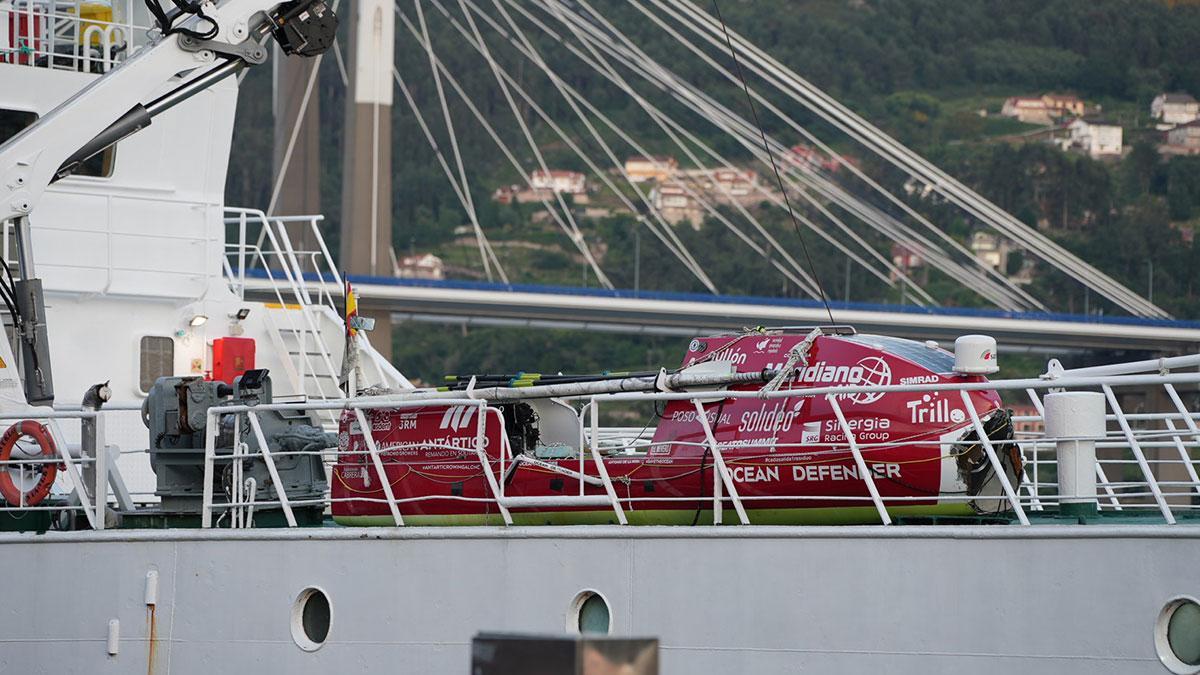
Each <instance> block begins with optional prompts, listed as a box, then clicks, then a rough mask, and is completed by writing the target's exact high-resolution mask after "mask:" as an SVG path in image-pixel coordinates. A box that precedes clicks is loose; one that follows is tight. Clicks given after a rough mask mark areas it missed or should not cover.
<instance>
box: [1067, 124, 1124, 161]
mask: <svg viewBox="0 0 1200 675" xmlns="http://www.w3.org/2000/svg"><path fill="white" fill-rule="evenodd" d="M1067 131H1068V133H1069V134H1070V135H1069V136H1068V137H1067V139H1066V140H1065V141H1063V149H1069V148H1078V149H1080V150H1082V151H1084V152H1086V153H1087V154H1088V155H1089V156H1090V157H1092V158H1100V157H1120V156H1121V152H1122V150H1124V146H1123V138H1124V131H1123V130H1122V129H1121V127H1120V126H1118V125H1116V124H1111V123H1108V122H1103V121H1100V120H1094V119H1093V120H1085V119H1077V120H1075V121H1073V122H1071V123H1070V124H1068V125H1067Z"/></svg>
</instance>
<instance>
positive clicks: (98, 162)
mask: <svg viewBox="0 0 1200 675" xmlns="http://www.w3.org/2000/svg"><path fill="white" fill-rule="evenodd" d="M37 117H38V116H37V113H33V112H29V111H28V110H8V109H5V108H0V145H3V144H4V143H7V142H8V139H10V138H12V137H13V136H16V135H17V134H19V133H21V132H22V131H23V130H24V129H25V128H26V127H28V126H29V125H31V124H33V123H34V122H36V121H37ZM116 149H117V147H116V146H115V145H114V146H111V147H109V148H106V149H105V150H104V152H101V153H100V154H98V155H96V156H95V157H92V158H91V159H89V160H88V161H86V162H84V163H83V164H81V165H80V166H79V168H78V169H76V170H75V173H73V174H71V175H73V176H91V177H93V178H108V177H109V176H111V175H112V172H113V161H114V159H115V155H116Z"/></svg>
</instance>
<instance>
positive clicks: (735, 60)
mask: <svg viewBox="0 0 1200 675" xmlns="http://www.w3.org/2000/svg"><path fill="white" fill-rule="evenodd" d="M712 5H713V10H715V11H716V13H717V19H718V20H719V21H720V22H721V29H722V30H724V31H725V42H726V43H727V44H728V45H729V55H730V56H731V57H733V65H734V67H735V68H736V69H737V74H738V78H739V79H740V80H741V81H742V91H744V92H745V93H746V103H748V104H749V105H750V114H751V115H752V116H753V117H754V124H755V126H757V127H758V133H759V135H760V136H762V143H763V149H764V150H766V152H767V157H768V158H769V159H770V160H771V170H772V171H774V172H775V182H777V183H778V184H779V191H780V192H782V193H783V201H784V203H785V204H786V205H787V210H788V215H789V216H791V219H792V227H793V228H794V229H795V230H796V237H797V238H798V239H799V240H800V249H801V250H802V251H803V252H804V259H805V260H807V261H808V267H809V270H810V271H811V273H812V276H813V280H814V281H815V282H816V284H817V291H818V292H819V293H820V294H821V304H823V305H825V313H826V314H828V315H829V323H837V321H834V319H833V310H832V309H830V308H829V298H828V296H826V295H825V287H824V286H823V285H822V284H821V275H820V274H818V273H817V268H816V266H815V265H813V260H812V254H810V253H809V252H808V244H807V243H806V242H805V241H804V233H803V232H801V231H800V223H799V221H797V220H796V213H795V211H793V210H792V201H791V199H790V198H789V197H788V193H787V189H786V188H784V186H783V177H782V176H780V175H779V165H778V164H776V162H775V154H774V153H773V152H771V144H770V143H768V142H767V132H766V131H764V130H763V127H762V123H761V122H759V119H758V108H756V107H755V105H754V97H752V96H750V87H749V85H747V84H746V77H745V76H744V75H743V74H742V64H741V62H740V61H738V57H737V52H736V51H735V50H734V49H733V42H732V41H730V39H729V29H728V28H727V27H726V26H725V19H724V18H722V16H721V8H720V7H719V6H718V5H717V0H712Z"/></svg>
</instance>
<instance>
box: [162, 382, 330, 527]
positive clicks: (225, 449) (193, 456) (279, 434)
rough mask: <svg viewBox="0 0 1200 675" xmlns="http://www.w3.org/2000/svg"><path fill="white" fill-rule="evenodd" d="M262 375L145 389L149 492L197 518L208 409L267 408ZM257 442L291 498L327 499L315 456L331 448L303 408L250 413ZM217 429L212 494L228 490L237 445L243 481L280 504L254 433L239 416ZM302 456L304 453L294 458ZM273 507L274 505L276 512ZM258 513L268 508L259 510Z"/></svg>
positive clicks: (259, 496)
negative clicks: (152, 483)
mask: <svg viewBox="0 0 1200 675" xmlns="http://www.w3.org/2000/svg"><path fill="white" fill-rule="evenodd" d="M271 400H272V399H271V379H270V377H269V376H268V375H267V371H266V370H249V371H246V373H245V374H243V375H241V376H239V377H237V378H235V379H234V381H233V385H232V386H230V385H228V384H226V383H224V382H216V381H209V380H205V379H203V378H201V377H161V378H159V379H158V380H157V381H156V382H155V383H154V386H153V387H152V388H151V389H150V394H149V395H148V396H147V398H146V403H145V404H144V405H143V407H142V418H143V421H144V422H145V423H146V427H147V428H148V429H149V430H150V466H151V467H152V468H153V469H154V472H155V474H157V476H158V483H157V489H156V490H155V494H156V495H158V496H159V497H160V498H161V499H162V508H163V510H164V511H166V512H173V513H200V512H201V500H202V496H203V492H204V444H205V439H206V434H207V432H208V426H207V425H208V421H209V420H210V419H211V418H210V417H209V414H208V413H209V409H210V408H213V407H216V406H230V405H248V406H257V405H260V404H269V403H271ZM254 415H255V417H256V419H257V421H258V425H259V427H260V428H261V429H262V438H263V439H264V440H265V441H266V443H267V446H268V447H269V448H270V449H271V452H272V453H273V460H274V463H275V468H276V471H277V472H278V474H279V480H280V482H282V483H283V485H284V487H285V490H286V493H287V497H288V499H289V500H292V501H299V500H320V499H322V498H323V497H324V495H325V490H326V479H325V469H324V467H323V466H322V464H321V457H320V454H318V452H317V451H320V450H323V449H325V448H331V447H335V446H336V445H337V436H336V435H334V434H330V433H326V432H324V431H322V430H321V428H320V427H319V426H317V425H316V423H315V421H314V420H313V418H312V417H310V416H309V414H308V413H306V412H304V411H290V410H256V411H254ZM219 419H220V421H219V423H218V425H219V426H218V429H217V430H216V444H215V450H216V464H215V466H216V469H217V470H216V471H214V472H213V476H214V479H213V480H214V481H215V485H214V492H215V493H217V494H220V493H221V492H224V493H226V494H229V493H231V492H232V489H233V488H232V481H233V474H234V471H233V462H234V460H233V459H232V458H231V456H232V455H233V454H234V449H235V447H238V446H241V448H242V449H241V452H240V453H238V454H240V455H244V457H243V458H242V459H241V460H239V461H241V467H240V468H241V471H240V474H241V480H242V481H246V480H249V479H253V480H254V484H255V486H256V490H255V491H256V500H257V501H260V502H273V501H278V499H279V497H278V495H277V493H276V491H275V488H274V485H273V481H272V480H271V476H270V471H269V470H268V467H267V464H266V462H265V460H264V458H263V456H262V454H261V446H260V444H259V436H258V434H256V433H255V432H254V429H253V427H252V426H251V424H250V420H249V415H248V413H245V412H227V413H221V414H220V416H219ZM292 453H306V454H292ZM276 508H277V507H276ZM260 510H270V508H269V507H268V508H262V507H260Z"/></svg>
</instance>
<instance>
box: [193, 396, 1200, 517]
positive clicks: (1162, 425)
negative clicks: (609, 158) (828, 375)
mask: <svg viewBox="0 0 1200 675" xmlns="http://www.w3.org/2000/svg"><path fill="white" fill-rule="evenodd" d="M1181 387H1185V388H1188V389H1189V390H1191V389H1197V388H1200V373H1173V374H1171V373H1168V374H1160V373H1152V374H1129V375H1117V376H1110V375H1085V376H1070V375H1067V376H1062V377H1059V378H1058V379H1054V380H1049V379H1041V378H1039V379H1021V380H1008V381H991V382H983V383H960V384H949V385H947V384H929V385H889V386H857V385H856V386H831V387H811V388H804V389H793V390H783V391H775V392H761V391H706V392H698V391H692V392H678V393H676V392H652V393H651V392H629V393H619V394H603V395H582V396H575V397H565V398H564V400H567V401H573V402H575V403H576V404H578V405H579V408H578V423H579V441H578V449H577V451H578V454H577V456H575V457H573V458H572V460H571V461H570V462H545V461H541V460H538V459H537V458H536V457H530V456H527V455H522V454H515V455H514V453H513V451H512V448H511V447H510V446H509V444H508V436H507V433H505V430H504V418H503V414H502V412H501V410H500V409H499V408H498V407H496V405H497V404H495V403H489V402H488V401H485V400H479V399H465V398H458V397H454V396H453V395H450V394H447V396H446V397H444V398H404V397H403V396H402V395H401V396H392V397H359V398H352V399H346V400H343V401H336V402H324V403H295V404H270V405H260V406H222V407H215V408H212V409H211V410H210V411H209V422H208V428H209V429H210V435H209V438H208V439H207V441H208V442H207V444H206V450H205V475H206V479H205V485H206V486H207V492H206V493H205V495H204V500H203V508H204V519H203V520H204V526H205V527H211V526H212V524H213V514H214V512H216V513H229V514H231V519H230V524H231V525H233V526H236V527H245V526H248V525H249V524H252V522H251V521H252V513H253V509H254V508H260V509H261V508H267V507H271V508H278V509H282V510H283V511H284V514H285V519H286V520H287V522H288V524H289V525H294V524H295V522H296V520H295V518H294V516H293V515H292V514H291V509H292V508H293V507H295V506H297V505H305V506H312V505H314V504H320V505H322V506H326V507H328V506H330V505H331V504H332V503H333V500H332V498H331V497H330V496H328V495H327V496H326V497H325V498H324V499H321V500H305V501H295V500H289V499H288V497H287V494H286V490H285V489H283V486H282V485H281V483H280V482H279V481H278V479H277V476H275V475H274V474H275V471H274V470H273V469H272V465H273V462H274V460H275V459H276V458H278V457H280V456H281V455H289V454H305V453H281V452H279V451H278V450H273V449H271V448H270V447H268V445H267V443H266V441H265V439H264V438H263V437H262V434H261V427H260V426H259V425H258V422H257V419H256V411H262V410H272V409H274V410H309V411H311V410H314V409H318V408H319V409H324V410H342V411H352V412H353V415H354V417H355V421H357V427H358V430H359V431H360V432H361V433H362V435H363V450H355V451H353V452H351V451H350V450H349V448H344V449H342V450H337V451H333V452H332V453H330V452H329V451H325V452H324V453H323V454H322V456H323V458H324V459H326V461H329V459H330V458H331V457H332V458H334V459H336V458H337V457H340V456H342V455H344V454H349V455H356V456H363V455H364V454H365V455H366V456H368V457H369V460H370V464H369V470H370V471H371V472H372V474H373V477H374V478H375V479H376V480H378V481H379V486H380V488H381V490H380V491H381V492H382V495H381V496H352V497H345V498H341V499H342V500H343V501H360V502H378V503H385V504H387V505H388V508H389V513H390V515H391V519H392V521H393V522H394V524H395V525H397V526H401V525H404V517H403V513H402V510H401V507H402V506H403V505H405V504H411V503H416V502H424V501H434V500H446V499H457V500H461V501H484V502H488V503H493V504H495V505H496V506H497V507H498V512H499V513H500V515H501V518H502V519H503V522H505V523H512V522H513V519H512V514H511V511H512V510H516V509H531V508H548V507H568V508H582V507H589V508H590V507H600V508H608V509H611V510H612V512H613V519H614V520H615V521H616V522H619V523H622V524H624V523H627V522H628V517H627V516H628V514H629V513H630V512H631V510H636V509H637V508H638V507H639V505H641V506H644V505H646V504H649V503H656V502H657V503H661V502H673V503H678V504H682V505H687V507H688V508H695V507H696V505H697V504H698V503H699V502H708V503H709V504H710V506H709V507H708V509H706V510H709V511H711V513H712V522H713V523H714V524H719V523H727V522H732V523H741V524H753V511H754V507H755V506H756V504H758V503H761V502H770V503H771V504H779V503H783V502H795V503H798V504H803V503H804V502H821V503H824V504H846V505H848V506H853V505H860V506H861V505H867V506H869V507H873V508H874V510H875V511H876V512H877V516H878V519H879V522H881V523H883V524H891V523H893V522H895V518H896V516H897V514H898V513H900V514H902V513H903V509H902V508H901V507H904V506H907V505H928V504H930V503H947V504H953V503H972V502H973V503H976V504H979V503H986V504H995V509H994V510H992V509H989V510H987V511H986V514H987V515H994V516H997V517H998V518H1000V519H1005V520H1007V519H1008V518H1012V519H1014V520H1015V521H1016V522H1018V523H1020V524H1021V525H1028V524H1030V522H1031V520H1030V517H1029V516H1030V514H1031V513H1034V512H1042V511H1047V510H1048V509H1049V508H1051V507H1054V506H1060V507H1061V506H1062V505H1063V504H1064V503H1076V502H1079V501H1080V500H1081V499H1082V500H1084V501H1086V500H1088V499H1090V500H1091V501H1092V503H1093V504H1094V505H1095V507H1096V509H1097V510H1098V511H1126V512H1129V513H1135V512H1141V511H1147V510H1150V511H1157V512H1158V515H1159V516H1160V517H1161V519H1162V521H1165V522H1166V523H1168V524H1174V523H1176V522H1177V521H1178V518H1177V514H1184V513H1187V512H1191V511H1195V510H1196V509H1197V508H1200V507H1198V506H1197V504H1198V503H1200V502H1198V501H1197V499H1196V497H1197V496H1200V480H1197V478H1196V466H1195V459H1194V456H1195V455H1196V454H1197V452H1200V427H1198V425H1200V414H1197V413H1196V412H1193V411H1191V410H1189V409H1188V408H1187V407H1186V406H1185V405H1184V403H1183V399H1182V396H1180V395H1179V393H1178V392H1179V388H1181ZM981 390H984V391H997V392H1000V393H1001V394H1002V395H1005V396H1013V395H1016V394H1024V395H1028V393H1029V392H1031V391H1032V392H1034V393H1035V395H1037V396H1038V400H1039V401H1041V395H1042V394H1045V393H1048V392H1052V391H1053V392H1059V391H1092V392H1098V393H1101V394H1102V395H1103V396H1104V400H1105V404H1106V407H1107V414H1106V428H1105V429H1104V430H1103V432H1102V433H1101V434H1100V435H1099V436H1098V437H1097V438H1096V439H1095V445H1096V451H1097V460H1096V462H1095V467H1094V468H1095V472H1096V475H1097V479H1096V487H1097V491H1096V494H1094V495H1090V494H1089V493H1088V492H1087V491H1086V490H1085V489H1083V488H1082V486H1080V485H1079V484H1074V485H1073V486H1069V487H1064V486H1063V485H1062V484H1060V481H1059V480H1057V478H1056V477H1055V473H1056V469H1057V466H1056V462H1055V461H1054V460H1053V459H1052V454H1051V453H1053V452H1055V450H1056V449H1057V448H1058V446H1059V445H1060V444H1063V443H1067V444H1070V443H1076V444H1077V443H1078V442H1079V441H1080V440H1081V438H1069V437H1053V436H1048V435H1046V434H1045V433H1038V432H1031V431H1026V432H1022V433H1021V434H1018V435H1017V436H1016V437H1015V438H1014V439H1013V440H1011V441H1009V440H996V441H993V440H992V439H990V438H989V437H988V434H987V433H985V429H984V421H983V420H984V418H985V417H987V416H988V415H989V414H991V412H992V411H991V410H990V409H989V410H979V409H977V408H976V406H975V404H974V402H973V400H972V399H971V397H970V396H969V395H968V394H969V392H971V391H981ZM1159 390H1161V391H1162V392H1163V396H1165V397H1166V398H1168V399H1171V404H1172V406H1173V407H1175V408H1176V409H1175V410H1168V411H1167V412H1153V413H1146V412H1136V413H1127V412H1125V405H1127V404H1128V400H1131V399H1132V398H1133V397H1135V396H1140V397H1145V396H1146V395H1147V394H1148V392H1157V391H1159ZM893 392H908V393H913V392H929V393H934V392H936V393H940V394H942V395H949V396H953V397H954V398H953V399H952V400H954V401H955V402H956V404H957V403H959V402H961V406H960V408H961V410H962V411H964V413H965V419H966V420H967V421H968V422H969V425H970V427H971V428H973V429H974V430H975V432H976V438H974V439H970V440H969V441H962V440H955V441H946V442H945V443H944V444H945V445H960V444H963V443H967V442H970V443H978V444H980V445H981V446H982V447H983V449H984V452H985V455H986V462H987V464H988V465H989V467H990V469H991V475H992V476H993V479H994V480H995V481H996V483H997V484H998V486H999V487H998V489H997V490H996V491H995V493H994V494H993V493H990V492H989V493H987V494H976V495H970V494H946V493H940V494H930V495H921V494H916V495H913V494H908V495H892V494H884V493H883V492H881V491H880V489H879V485H878V483H879V482H880V481H882V480H888V479H889V478H888V476H887V475H886V472H885V473H882V474H881V473H880V472H879V466H880V464H879V462H877V461H876V460H877V458H880V457H881V454H880V453H882V452H884V451H887V450H891V449H894V448H897V447H903V446H906V445H909V444H910V443H911V441H905V440H888V441H883V442H868V441H865V440H860V439H859V437H858V435H857V434H856V432H855V430H854V426H853V425H852V424H851V422H850V419H849V418H848V413H847V411H846V409H845V407H844V401H845V400H846V397H847V396H849V395H853V394H861V393H882V394H885V395H886V394H888V393H893ZM1171 392H1175V396H1173V397H1172V396H1171ZM1119 393H1120V394H1121V395H1118V394H1119ZM1192 395H1193V394H1189V396H1192ZM1122 396H1125V397H1126V403H1122ZM816 397H821V398H823V399H824V400H826V401H828V402H829V405H830V407H831V408H832V410H833V412H834V415H835V418H836V421H837V424H838V426H839V428H840V430H841V432H842V435H843V437H844V439H845V440H844V441H838V442H836V443H819V444H817V443H805V444H799V443H795V444H788V443H779V442H776V441H771V440H763V441H760V442H758V443H751V444H747V445H740V446H739V445H736V444H731V443H729V442H728V441H718V440H717V438H716V436H717V434H716V433H715V432H714V429H713V428H712V425H711V423H710V421H709V415H708V413H709V412H710V411H711V410H712V406H713V405H715V403H714V401H718V400H728V399H733V398H757V399H763V400H770V399H777V398H792V399H796V398H809V399H813V398H816ZM673 401H674V402H683V403H684V404H686V405H689V406H691V407H692V408H694V409H695V411H696V419H697V420H698V421H699V422H700V425H701V427H702V429H703V432H704V433H703V434H702V436H703V438H702V439H699V440H695V441H681V440H672V441H669V443H670V444H672V445H687V444H692V445H694V446H696V447H701V448H703V449H704V450H706V451H707V452H708V453H709V454H710V456H711V458H712V459H711V464H705V466H706V467H707V468H708V470H711V472H712V479H711V480H712V484H711V493H710V494H709V495H708V496H705V497H700V498H698V497H696V496H683V497H676V496H661V497H660V496H646V495H642V496H637V497H635V496H632V494H631V492H630V490H629V484H628V483H629V480H628V479H626V478H624V477H620V476H618V477H613V476H611V475H609V471H608V469H607V467H606V462H605V459H606V458H610V457H613V456H614V455H621V454H637V453H644V452H646V451H647V445H648V444H649V443H650V438H651V436H652V433H653V432H648V431H647V430H648V429H650V426H649V424H647V426H646V427H645V428H634V427H624V428H604V427H602V426H601V425H600V418H601V414H602V407H603V406H606V405H609V404H611V403H620V404H621V405H622V406H623V409H624V408H627V407H628V404H630V403H650V404H652V405H656V406H662V405H664V404H665V403H668V402H673ZM438 406H475V407H477V408H478V409H479V410H480V414H479V415H477V416H475V417H474V419H475V420H476V423H477V425H478V426H477V428H476V430H475V431H476V434H475V437H474V445H473V447H471V448H470V449H469V450H468V451H473V452H474V455H475V456H474V458H473V459H467V460H457V461H458V462H459V463H462V462H467V463H473V464H475V465H477V466H479V467H480V468H481V470H482V475H483V476H484V477H485V479H486V481H487V484H488V490H489V494H488V495H487V496H485V497H465V496H448V495H428V496H412V497H397V495H396V494H395V493H394V491H393V489H392V485H393V483H392V481H391V480H389V479H388V474H387V469H386V465H387V464H388V463H389V458H388V457H387V453H386V452H384V451H381V450H380V447H379V443H378V440H377V439H376V438H375V435H374V433H373V432H372V427H371V424H369V423H368V419H367V416H366V412H365V411H370V410H374V409H386V410H389V411H391V410H403V409H411V408H426V407H438ZM230 412H232V413H237V414H238V416H239V418H240V417H242V416H244V417H245V422H239V424H242V423H244V424H247V425H249V427H248V428H249V429H250V430H251V432H252V433H253V434H254V435H255V437H256V440H257V444H258V446H259V447H258V449H257V450H256V451H255V452H254V453H250V452H249V451H248V450H247V448H245V447H241V448H239V449H237V450H236V451H235V452H234V454H233V455H229V454H221V455H218V454H217V453H216V449H215V447H214V446H213V443H215V438H216V436H215V434H216V432H215V429H216V428H217V424H216V422H217V419H218V418H219V416H220V415H221V414H223V413H230ZM1032 417H1034V416H1023V417H1018V418H1016V419H1017V420H1018V421H1035V420H1033V419H1031V418H1032ZM488 420H495V422H496V423H497V426H498V428H499V438H500V445H501V447H500V450H499V452H497V453H494V454H493V455H489V453H488V452H487V451H486V442H485V441H486V439H485V433H486V432H485V426H486V423H487V421H488ZM493 433H494V430H493ZM235 437H237V436H236V435H235ZM976 439H978V440H976ZM1010 444H1011V445H1015V446H1016V447H1018V448H1019V449H1020V450H1021V453H1022V456H1023V467H1022V472H1021V479H1020V481H1019V482H1013V481H1010V480H1009V479H1008V472H1007V471H1006V470H1005V466H1004V464H1003V463H1002V462H1001V460H1000V453H1001V452H1003V451H1005V449H1006V448H1007V447H1009V446H1010ZM424 445H429V446H430V447H435V446H436V444H432V443H430V444H424ZM436 447H441V446H436ZM445 447H446V448H447V449H457V450H464V448H461V447H454V446H450V445H447V446H445ZM735 447H736V448H737V449H738V450H739V453H738V456H737V457H730V456H729V451H730V450H731V449H732V448H735ZM746 450H751V451H754V452H756V453H758V454H757V455H755V456H754V457H753V458H760V459H761V458H768V457H770V456H771V455H772V454H773V453H788V452H795V453H801V452H804V453H807V454H813V455H815V456H817V457H818V458H823V459H825V460H827V461H828V463H837V464H841V465H843V466H845V462H846V458H847V455H849V457H850V458H851V459H852V461H853V466H854V471H851V472H848V473H847V475H849V476H851V477H852V478H854V479H856V480H858V481H861V483H862V484H863V486H864V488H865V490H864V491H865V493H866V494H859V495H846V494H841V495H833V494H798V495H786V494H774V493H772V494H761V493H760V494H754V493H753V491H752V490H747V489H746V488H745V485H744V484H743V483H741V482H739V480H738V479H737V478H736V476H737V474H738V469H739V468H741V467H743V466H745V465H746V462H747V461H752V460H753V458H751V459H750V460H748V459H747V458H746ZM307 454H315V453H311V452H310V453H307ZM259 455H261V456H262V459H263V461H264V463H265V464H267V468H268V471H269V473H271V474H272V478H273V480H272V482H273V484H274V485H276V486H278V487H279V489H278V492H277V495H278V499H276V500H273V501H263V500H261V499H257V500H256V498H255V495H254V490H255V489H257V488H260V487H261V486H247V485H243V484H242V481H239V480H236V476H235V480H234V484H235V485H238V486H239V487H238V488H236V493H235V494H232V495H231V496H230V498H229V499H226V500H223V501H222V500H214V496H213V494H212V485H213V482H212V476H213V475H214V474H213V472H214V470H215V469H214V465H215V463H217V462H221V463H224V462H232V463H233V465H234V466H235V467H236V466H238V465H240V464H241V462H239V461H237V460H242V459H249V458H251V457H256V456H259ZM947 458H948V456H947V455H946V454H945V453H943V456H942V457H940V458H939V459H940V461H943V462H944V461H947ZM879 461H883V460H879ZM528 463H533V464H536V465H537V466H538V467H540V468H542V469H544V470H552V471H555V472H557V473H560V474H562V475H563V477H564V479H569V480H570V481H573V482H572V485H573V488H571V489H567V490H564V493H563V494H559V495H554V496H537V497H529V496H514V495H509V494H506V493H505V480H504V478H505V477H506V476H508V474H509V472H510V471H513V470H516V469H517V468H519V467H520V466H522V465H525V464H528ZM550 465H552V466H550ZM952 470H956V467H954V468H952ZM598 489H602V492H603V493H602V494H597V492H598V491H599V490H598ZM743 492H745V493H746V494H743ZM726 509H729V512H727V511H726ZM896 509H901V510H900V511H896ZM697 513H698V514H699V512H697ZM232 514H237V515H232ZM248 514H249V515H248Z"/></svg>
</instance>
